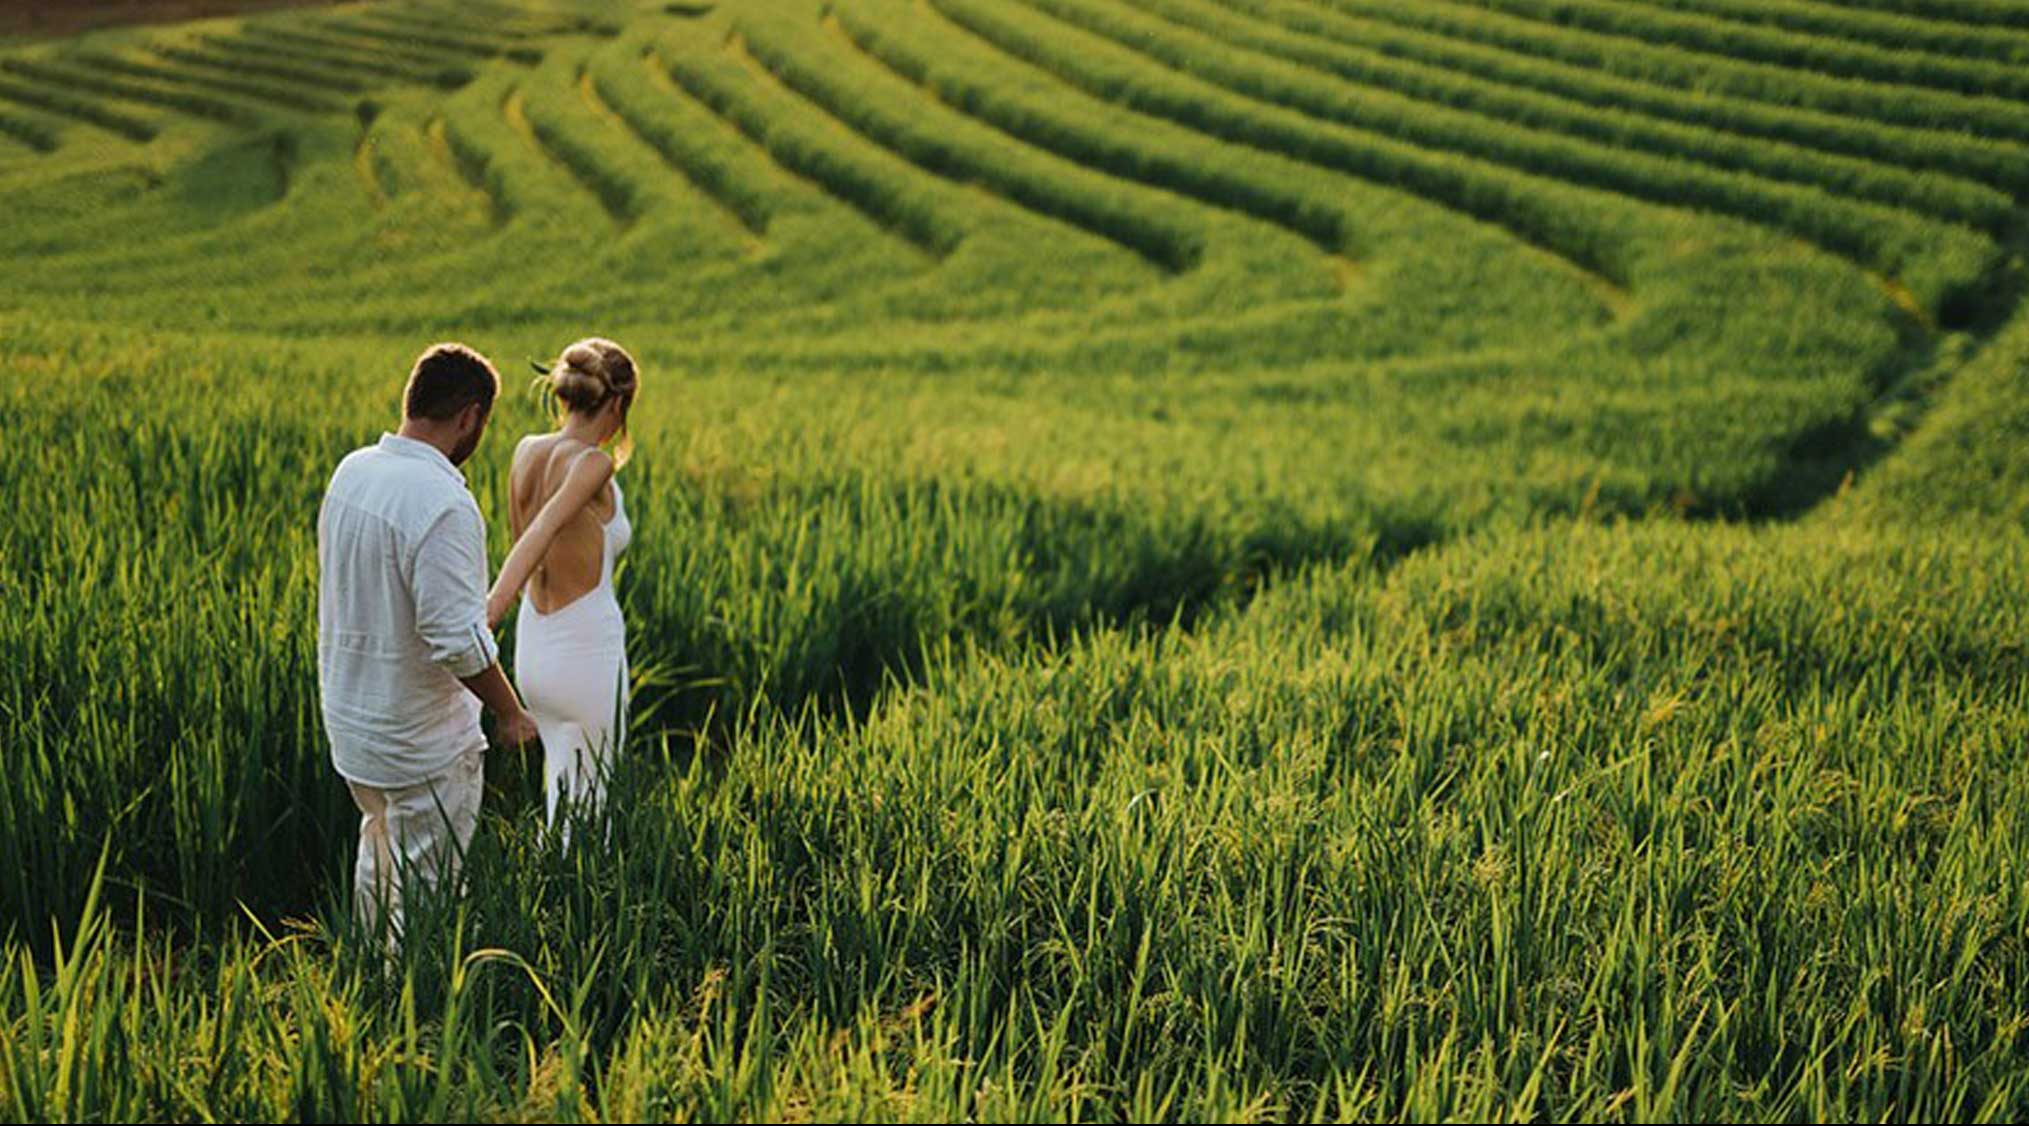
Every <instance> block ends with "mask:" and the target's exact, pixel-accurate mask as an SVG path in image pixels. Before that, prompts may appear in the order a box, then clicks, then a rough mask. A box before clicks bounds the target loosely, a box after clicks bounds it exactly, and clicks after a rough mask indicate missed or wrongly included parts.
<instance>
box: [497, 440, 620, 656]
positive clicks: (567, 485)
mask: <svg viewBox="0 0 2029 1126" xmlns="http://www.w3.org/2000/svg"><path fill="white" fill-rule="evenodd" d="M612 479H613V459H612V458H611V457H608V456H607V455H606V453H605V451H603V450H590V451H587V452H585V453H583V454H580V455H578V460H576V461H574V462H572V463H571V471H570V473H568V474H566V475H565V477H564V483H563V484H562V485H561V486H559V487H558V489H557V491H556V492H555V493H554V494H552V495H551V496H550V499H549V500H547V501H544V502H543V506H542V511H540V512H537V513H536V514H535V519H533V520H531V521H529V523H528V530H527V531H525V532H523V533H522V534H521V538H520V539H518V540H516V541H515V543H514V549H513V550H511V551H509V552H508V553H507V561H506V562H505V563H502V564H501V565H500V576H499V577H498V578H496V579H494V580H493V591H492V593H490V594H488V595H487V596H486V624H487V625H488V626H489V627H492V626H498V625H499V624H500V621H501V619H503V618H505V617H507V611H508V610H509V609H511V608H512V607H513V606H514V600H515V599H516V598H518V597H520V595H521V588H522V587H523V586H526V585H527V584H528V579H529V576H530V575H533V574H535V569H536V568H537V567H538V566H541V565H542V560H543V556H545V555H548V554H549V550H550V544H552V543H555V542H556V538H557V533H558V532H560V531H562V530H563V527H564V525H565V524H568V523H570V522H571V518H572V517H574V516H576V515H577V514H578V513H579V511H581V510H582V509H583V508H584V507H585V505H586V504H588V503H590V502H591V499H592V498H593V497H595V496H597V495H599V491H600V490H602V489H604V488H605V487H606V482H608V481H610V480H612Z"/></svg>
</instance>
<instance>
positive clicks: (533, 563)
mask: <svg viewBox="0 0 2029 1126" xmlns="http://www.w3.org/2000/svg"><path fill="white" fill-rule="evenodd" d="M544 382H546V384H547V390H548V393H549V395H550V396H551V397H552V398H553V399H554V401H555V403H556V406H557V418H558V423H559V425H558V427H557V429H556V430H555V431H554V432H552V433H549V434H532V435H529V436H528V437H526V438H523V439H522V440H521V443H520V445H518V446H517V447H515V451H514V463H513V469H512V471H511V476H510V485H511V501H510V516H511V519H512V523H513V529H514V534H515V541H516V542H515V545H514V548H513V550H512V551H510V552H509V553H508V556H507V561H506V562H505V563H503V564H502V565H501V568H500V576H499V578H498V579H497V580H495V582H494V584H493V589H492V590H491V592H488V590H487V588H486V572H487V565H486V525H485V521H484V520H483V519H482V518H481V517H480V515H479V505H478V503H477V502H476V501H475V500H474V499H473V497H472V493H471V492H470V491H469V489H468V488H467V486H466V483H465V477H464V475H463V474H462V473H461V472H460V471H459V469H458V467H459V466H460V465H462V464H464V462H465V460H466V459H467V458H469V457H471V456H472V452H473V451H474V450H475V449H477V448H478V446H479V439H480V436H481V435H482V434H484V433H485V431H486V422H487V418H488V416H489V415H490V414H491V413H492V410H493V403H494V400H495V399H496V398H497V397H498V396H499V394H500V376H499V374H498V373H497V372H496V371H495V370H494V368H493V365H492V364H491V363H489V362H487V360H486V358H485V357H483V356H481V355H480V354H479V353H477V352H475V351H473V350H472V349H470V348H467V347H465V346H464V345H461V344H439V345H437V346H435V347H433V348H430V349H429V350H427V351H425V352H424V353H423V354H422V356H421V357H420V358H419V359H417V360H416V364H415V367H414V369H413V370H412V371H411V372H410V373H409V381H408V386H407V389H406V390H405V391H404V393H403V402H402V424H401V429H400V430H399V431H398V432H396V433H393V434H384V435H382V436H381V439H380V442H379V443H378V444H376V445H372V446H367V447H365V448H364V449H359V450H355V451H353V452H352V453H351V454H349V455H347V457H346V458H345V460H344V461H342V462H340V463H339V466H338V469H337V471H336V472H334V473H333V474H332V475H331V483H330V485H329V486H327V488H326V490H325V494H324V503H323V507H322V509H321V510H320V512H319V514H318V519H317V561H318V568H319V579H318V598H317V665H318V677H319V682H320V687H321V689H322V696H323V711H324V726H325V731H326V733H327V735H328V736H329V738H330V740H331V759H332V763H333V764H334V765H335V766H336V767H337V768H338V773H339V774H340V775H342V776H343V777H344V779H345V781H346V784H347V785H348V786H349V787H350V788H351V790H352V797H353V800H354V802H355V803H357V804H358V806H359V812H360V823H359V856H358V860H357V862H356V864H355V866H354V869H353V893H354V895H355V897H356V902H357V905H358V910H359V912H360V915H361V918H362V919H363V920H364V921H365V922H366V923H367V924H368V925H369V926H370V927H379V926H382V925H386V926H388V927H390V934H389V937H390V939H392V938H393V937H394V936H395V934H398V933H399V930H400V926H401V898H402V883H403V882H404V881H405V880H408V881H420V883H421V884H423V885H426V886H434V885H436V884H438V883H439V882H440V881H442V880H446V879H449V878H451V877H452V876H454V875H455V873H456V870H457V866H458V861H459V857H460V855H461V854H462V853H463V851H464V849H465V846H466V845H467V844H468V843H469V842H470V840H471V838H472V831H473V828H474V827H475V826H476V825H477V823H478V819H479V797H480V791H481V788H482V784H483V781H484V778H483V774H484V770H483V767H484V764H485V751H486V738H485V736H484V734H483V733H482V732H481V730H480V726H479V716H480V709H481V706H482V705H483V706H484V707H485V709H486V710H488V711H491V712H492V713H493V718H494V736H495V739H496V740H497V741H498V742H499V743H501V744H502V745H506V746H522V745H525V744H527V743H528V742H529V741H531V740H533V739H537V738H540V739H541V741H542V745H543V760H544V770H543V783H544V790H545V796H546V805H547V807H548V815H549V820H550V823H551V824H553V825H554V824H555V823H556V822H557V820H558V818H559V816H560V815H562V814H563V813H564V812H565V810H566V809H567V807H569V806H570V805H572V804H577V805H580V806H590V807H596V806H598V805H599V803H600V802H601V801H602V799H603V796H604V790H605V781H606V775H607V772H608V769H609V765H610V762H611V756H612V753H613V752H614V750H615V749H617V747H618V745H619V743H620V741H621V739H622V737H623V735H624V730H625V717H626V706H627V704H626V691H627V654H626V627H625V625H624V623H623V622H622V620H621V616H620V604H619V601H618V600H617V599H616V598H615V597H614V593H613V562H614V558H615V556H617V555H618V554H619V553H620V552H621V551H622V550H624V549H625V548H626V546H627V542H628V539H629V538H630V535H631V529H630V525H629V524H628V521H627V513H626V510H625V509H624V508H623V507H622V506H621V501H620V488H619V483H618V482H617V481H615V480H614V473H615V472H616V471H617V470H618V469H619V467H620V466H621V465H622V464H624V463H625V461H626V458H627V453H628V450H629V449H630V447H631V443H630V442H629V440H628V438H627V412H628V410H629V408H631V407H632V406H633V403H634V395H635V391H636V389H637V387H638V384H639V376H638V374H637V372H636V370H635V366H634V360H633V358H632V357H631V356H629V355H628V354H627V352H626V350H625V349H623V348H621V347H620V346H619V345H618V344H615V343H613V342H612V341H610V340H604V339H599V338H592V339H587V340H581V341H579V342H577V343H576V344H573V345H571V346H570V347H569V348H566V349H564V351H563V354H562V355H561V356H560V357H558V359H557V361H556V363H555V364H554V365H552V366H551V367H550V368H549V369H548V371H547V372H546V373H545V375H544ZM608 446H612V447H614V449H613V452H611V453H608V452H607V448H606V447H608ZM524 586H526V587H527V590H528V597H527V598H525V599H523V600H522V603H521V611H520V616H519V618H517V620H516V633H517V642H516V654H515V670H514V671H515V680H516V681H518V682H519V683H520V685H521V691H522V692H524V693H526V694H527V706H526V707H525V708H524V706H523V703H522V699H521V698H520V697H518V696H517V695H516V694H515V689H514V686H513V685H512V684H509V683H508V680H507V677H506V675H505V674H504V673H502V671H501V668H500V661H499V655H500V651H499V647H498V646H497V645H496V644H495V642H494V640H493V628H494V627H495V626H497V625H498V624H499V623H500V620H501V619H502V618H503V617H505V616H506V614H507V611H508V610H509V609H510V608H512V607H513V605H514V602H515V599H516V598H517V597H519V596H520V594H521V593H522V588H523V587H524ZM412 886H414V885H413V884H412Z"/></svg>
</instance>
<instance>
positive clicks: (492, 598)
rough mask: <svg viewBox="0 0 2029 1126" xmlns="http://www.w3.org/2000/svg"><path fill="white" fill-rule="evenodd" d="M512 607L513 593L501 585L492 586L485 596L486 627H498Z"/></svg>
mask: <svg viewBox="0 0 2029 1126" xmlns="http://www.w3.org/2000/svg"><path fill="white" fill-rule="evenodd" d="M512 609H514V594H513V593H512V592H511V591H508V590H506V589H504V588H502V587H497V586H496V587H494V588H493V592H492V593H491V594H488V595H487V596H486V628H487V629H499V628H500V623H501V622H503V621H506V620H507V612H508V611H509V610H512Z"/></svg>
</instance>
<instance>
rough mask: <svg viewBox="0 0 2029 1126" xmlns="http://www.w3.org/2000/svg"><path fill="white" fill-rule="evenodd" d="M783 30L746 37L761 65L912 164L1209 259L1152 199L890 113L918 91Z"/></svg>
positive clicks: (1103, 230)
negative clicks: (1147, 204) (823, 59)
mask: <svg viewBox="0 0 2029 1126" xmlns="http://www.w3.org/2000/svg"><path fill="white" fill-rule="evenodd" d="M777 34H780V32H779V31H776V30H775V29H770V33H769V34H768V35H766V36H762V35H755V36H753V37H751V38H749V39H748V40H747V43H746V48H747V49H748V50H749V51H750V52H752V54H753V56H754V58H755V60H756V61H757V62H759V63H760V65H762V66H763V67H765V68H767V70H768V71H769V72H770V73H771V74H773V75H774V76H775V77H776V78H777V79H780V80H781V82H782V84H783V85H784V86H786V87H788V88H789V89H791V90H794V91H796V92H797V93H798V94H800V95H802V96H803V97H804V98H806V99H808V100H809V101H810V102H811V103H812V104H813V105H815V106H817V107H818V108H819V109H820V110H821V111H823V112H825V113H827V114H830V115H831V116H833V117H835V118H836V119H838V120H840V121H842V122H845V123H846V124H847V125H849V126H851V127H852V128H854V129H855V130H857V131H858V132H860V133H862V134H863V135H865V136H867V137H869V138H872V139H873V140H874V141H876V142H877V143H879V144H881V145H883V146H884V147H886V148H888V149H890V150H892V151H894V152H895V153H897V154H898V155H900V156H902V157H903V158H904V159H906V160H908V161H909V162H910V163H911V164H914V165H916V166H918V167H921V168H924V169H926V170H927V171H929V172H931V173H932V174H935V175H938V176H941V177H943V178H945V179H947V180H952V181H957V182H971V183H979V184H983V185H985V186H987V187H989V188H990V189H992V190H993V191H995V192H996V193H997V194H999V195H1001V196H1003V197H1005V198H1007V199H1010V200H1012V201H1014V202H1015V203H1017V204H1020V205H1021V206H1024V207H1027V208H1029V209H1030V210H1033V211H1036V212H1038V213H1040V214H1043V215H1048V216H1050V217H1053V218H1056V219H1060V220H1062V221H1064V222H1067V223H1070V224H1072V225H1074V226H1078V227H1082V228H1084V229H1085V230H1088V231H1091V232H1093V233H1094V234H1097V235H1099V236H1101V237H1103V238H1108V239H1111V240H1113V241H1115V242H1118V243H1120V244H1121V245H1123V246H1125V247H1127V248H1128V249H1130V250H1133V251H1134V252H1135V253H1138V254H1141V255H1143V256H1144V257H1146V258H1148V259H1149V260H1150V261H1152V262H1154V263H1156V264H1157V265H1159V266H1161V267H1162V268H1164V269H1166V270H1171V271H1181V270H1187V269H1190V268H1192V267H1193V266H1194V265H1196V263H1197V261H1198V259H1199V257H1200V256H1201V254H1202V253H1203V248H1202V247H1201V246H1200V245H1198V244H1197V240H1196V239H1195V238H1194V237H1193V236H1192V235H1191V234H1189V233H1188V232H1187V231H1186V230H1185V229H1184V228H1182V226H1181V225H1180V224H1178V223H1177V222H1176V221H1175V220H1174V219H1170V220H1169V221H1168V222H1165V221H1164V219H1165V218H1168V217H1165V216H1159V215H1151V214H1149V213H1148V210H1147V209H1145V208H1144V207H1143V206H1142V204H1143V203H1144V201H1143V200H1141V199H1137V198H1135V197H1132V196H1128V195H1126V194H1125V193H1121V192H1118V191H1117V190H1116V189H1114V187H1113V185H1112V184H1110V183H1109V182H1107V181H1106V180H1105V179H1104V178H1102V177H1097V176H1091V175H1089V174H1082V173H1081V172H1080V170H1078V169H1076V168H1075V167H1073V166H1069V165H1066V164H1064V163H1052V162H1051V161H1049V160H1047V159H1038V158H1035V157H1033V156H1031V155H1030V154H1029V153H1027V152H1025V151H1023V150H1021V149H1018V148H1011V147H1008V146H995V147H989V146H990V144H991V142H990V141H988V140H987V139H986V138H985V137H983V136H981V135H980V134H968V133H965V132H963V131H962V130H963V126H962V125H961V124H960V123H958V122H949V123H940V124H938V125H918V124H916V123H915V122H912V121H911V120H909V118H908V117H905V116H900V115H896V114H893V113H888V112H884V108H885V106H887V105H895V104H897V103H905V102H906V103H914V102H915V101H916V98H915V97H914V95H913V91H912V90H911V88H910V87H909V86H908V85H906V84H905V83H882V82H881V81H880V79H881V78H882V77H884V76H883V75H881V74H880V73H879V72H872V73H864V72H860V73H856V72H854V71H852V70H849V69H844V68H840V67H838V66H837V65H836V64H833V65H830V66H827V65H824V64H818V63H809V62H803V61H800V60H799V59H798V58H797V56H796V55H795V54H793V53H792V52H791V51H789V50H786V49H784V48H783V47H781V46H779V45H777V43H776V40H775V35H777ZM811 46H814V44H809V43H808V40H806V47H805V49H806V50H809V49H810V48H811ZM848 82H850V83H851V85H850V86H848V85H847V83H848ZM884 95H885V96H884ZM918 112H920V111H918ZM954 133H955V134H956V135H955V136H954ZM982 133H983V131H982ZM967 141H971V142H972V143H970V144H968V143H967ZM1305 233H1308V234H1310V235H1311V236H1312V237H1314V238H1316V239H1317V240H1318V241H1320V242H1323V243H1325V244H1326V245H1328V246H1336V245H1337V244H1338V243H1340V242H1341V241H1343V238H1344V236H1343V233H1342V232H1340V231H1338V230H1336V229H1329V228H1327V227H1325V226H1323V225H1313V226H1312V227H1311V228H1310V229H1308V230H1307V231H1306V232H1305Z"/></svg>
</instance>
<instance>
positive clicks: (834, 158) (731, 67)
mask: <svg viewBox="0 0 2029 1126" xmlns="http://www.w3.org/2000/svg"><path fill="white" fill-rule="evenodd" d="M669 75H670V77H671V78H672V79H674V80H675V81H676V83H677V85H679V86H681V87H683V89H684V91H685V92H686V93H688V94H689V95H690V96H691V97H694V98H696V99H697V100H698V101H699V102H701V103H702V104H704V105H705V106H707V107H709V108H710V109H711V110H712V112H713V113H715V114H717V115H719V116H720V117H722V118H724V119H726V120H727V121H728V122H731V123H732V124H733V125H734V126H735V127H737V128H738V129H739V130H740V131H741V132H742V133H745V134H746V135H747V136H748V137H749V138H750V139H751V140H753V141H754V143H755V144H757V145H760V146H761V147H762V148H763V149H765V150H767V152H768V155H769V156H770V157H771V158H773V159H774V160H775V161H776V162H778V163H780V164H781V165H782V166H783V167H785V168H787V169H789V170H790V171H792V172H794V173H796V174H797V175H799V176H802V177H805V178H806V179H808V180H810V181H812V182H815V183H818V184H821V185H822V186H823V187H824V189H825V190H826V191H828V192H830V193H831V194H833V195H835V196H836V197H838V198H839V199H840V200H842V201H844V202H846V203H847V204H849V205H850V206H852V207H854V208H855V209H857V210H859V211H861V212H862V213H864V214H865V215H866V216H867V217H868V218H870V219H872V220H873V221H874V222H876V223H878V224H879V225H881V226H882V227H885V228H887V229H889V230H892V231H894V232H895V233H896V234H898V235H900V236H901V237H902V238H904V239H906V240H908V241H909V242H910V243H912V244H913V245H915V246H917V247H918V248H920V249H921V250H923V251H924V252H925V253H927V254H931V255H934V256H939V257H941V256H944V255H948V254H950V253H951V252H952V251H953V250H954V249H956V248H957V245H958V242H959V240H960V239H961V238H963V237H964V235H963V231H962V229H961V228H960V227H959V225H958V224H957V223H956V222H955V221H954V220H953V219H952V218H950V217H949V216H948V215H946V214H944V213H943V212H942V211H941V210H940V209H939V208H938V206H937V205H936V204H933V203H931V202H930V200H929V198H928V196H929V193H927V192H925V191H924V190H923V189H922V187H921V186H920V185H918V184H913V183H911V182H910V180H909V174H908V173H907V172H906V171H905V169H906V165H903V164H902V162H901V161H899V160H894V159H893V158H890V160H889V161H881V160H877V159H875V158H874V157H872V156H871V155H870V154H868V153H867V152H865V151H863V150H858V151H855V150H848V149H845V148H843V147H842V146H840V145H839V144H837V142H836V141H835V140H834V139H833V138H831V137H828V136H826V135H824V134H822V133H820V132H819V130H817V129H816V128H813V127H811V126H810V124H808V123H807V122H806V121H805V119H804V118H805V115H804V114H803V113H801V112H799V111H797V110H796V109H795V108H794V103H793V102H791V101H789V100H788V99H787V98H785V97H784V96H783V95H781V94H779V93H777V92H775V91H771V90H768V89H766V88H765V87H763V88H758V89H757V88H756V83H755V81H754V79H753V77H752V76H751V74H749V73H748V72H746V71H745V70H744V68H742V67H741V66H740V65H739V64H738V63H737V62H735V61H734V60H732V59H729V58H720V59H706V58H698V57H685V58H680V59H671V60H669Z"/></svg>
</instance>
